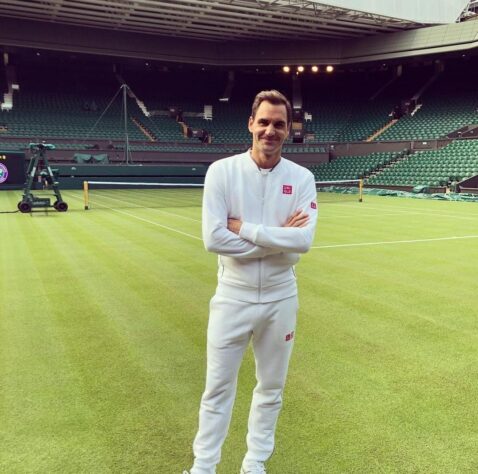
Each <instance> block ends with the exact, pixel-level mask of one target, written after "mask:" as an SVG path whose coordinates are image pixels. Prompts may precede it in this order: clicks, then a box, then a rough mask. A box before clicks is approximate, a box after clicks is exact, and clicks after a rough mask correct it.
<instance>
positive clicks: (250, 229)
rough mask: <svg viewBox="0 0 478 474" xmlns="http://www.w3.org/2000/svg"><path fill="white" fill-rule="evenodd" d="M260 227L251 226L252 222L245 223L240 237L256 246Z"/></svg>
mask: <svg viewBox="0 0 478 474" xmlns="http://www.w3.org/2000/svg"><path fill="white" fill-rule="evenodd" d="M258 227H259V226H258V225H257V224H251V223H250V222H243V223H242V225H241V230H240V231H239V237H241V238H243V239H245V240H248V241H249V242H252V243H253V244H255V239H256V237H257V230H258Z"/></svg>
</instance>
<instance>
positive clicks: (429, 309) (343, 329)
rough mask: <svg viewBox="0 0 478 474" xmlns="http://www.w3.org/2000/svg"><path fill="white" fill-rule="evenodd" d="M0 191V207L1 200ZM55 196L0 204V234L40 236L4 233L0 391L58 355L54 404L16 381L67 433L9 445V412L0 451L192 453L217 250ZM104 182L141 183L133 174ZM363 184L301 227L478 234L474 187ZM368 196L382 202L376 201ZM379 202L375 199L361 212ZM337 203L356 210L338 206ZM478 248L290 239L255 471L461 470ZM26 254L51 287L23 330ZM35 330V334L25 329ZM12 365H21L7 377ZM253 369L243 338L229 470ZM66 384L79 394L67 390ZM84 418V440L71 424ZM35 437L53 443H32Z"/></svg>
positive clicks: (120, 455) (171, 456)
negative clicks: (264, 440) (409, 190)
mask: <svg viewBox="0 0 478 474" xmlns="http://www.w3.org/2000/svg"><path fill="white" fill-rule="evenodd" d="M4 194H5V193H0V203H1V204H2V206H0V208H1V207H6V205H5V203H4V201H3V200H2V199H3V198H4V197H3V196H4ZM108 195H109V194H108ZM65 196H67V197H68V199H69V204H70V206H71V212H68V213H66V214H59V213H56V212H54V211H53V212H48V213H44V212H40V213H35V214H34V215H32V216H31V217H30V216H29V215H20V214H15V215H7V216H0V229H1V231H2V235H6V234H8V235H12V236H16V235H18V234H19V233H22V234H24V236H25V238H26V236H30V235H31V236H34V235H39V236H42V238H38V239H37V238H32V239H31V240H30V241H29V243H28V245H30V246H31V250H30V251H29V252H25V250H24V248H23V247H22V246H15V245H13V244H10V240H11V239H8V240H7V243H6V245H4V246H3V247H2V250H3V248H5V251H4V252H2V254H0V261H1V262H2V266H1V267H0V268H1V269H2V270H4V269H8V272H10V278H9V279H8V281H9V282H10V285H11V287H12V288H15V291H14V292H13V291H12V292H11V293H10V294H11V299H10V300H9V301H10V302H11V303H13V302H16V301H17V300H18V299H19V298H23V301H24V302H25V303H24V304H22V305H20V312H21V314H20V316H15V317H11V316H10V317H8V318H6V317H5V316H4V315H3V313H2V323H3V324H2V329H3V328H4V327H5V328H6V332H7V334H6V335H5V338H8V337H9V336H10V338H9V340H12V341H13V342H11V343H10V345H8V344H7V349H4V351H3V352H1V354H2V359H3V360H2V364H4V361H6V362H5V367H9V369H8V370H7V369H5V370H4V372H3V373H2V374H5V377H6V378H8V379H10V382H9V389H8V391H9V393H10V395H9V397H8V405H3V406H6V407H7V408H5V410H4V412H7V413H8V412H9V411H10V410H17V412H19V411H21V410H22V409H23V408H24V405H25V404H26V402H25V401H24V400H22V399H20V400H14V397H13V396H12V395H11V394H12V393H16V392H15V390H17V393H21V392H18V387H22V389H21V390H23V392H26V391H27V389H30V388H32V387H34V386H35V385H36V384H38V382H37V381H35V380H36V379H35V378H34V380H33V382H32V381H31V380H30V378H32V377H34V375H33V370H32V369H30V366H34V367H35V370H37V369H38V370H40V371H42V368H43V367H45V365H46V362H45V361H48V360H50V359H52V360H53V362H52V372H53V371H54V372H55V374H58V379H59V380H62V382H61V383H57V385H56V386H55V388H56V389H58V390H59V391H58V397H57V399H55V400H53V406H54V407H56V409H57V410H58V413H53V414H51V415H50V414H49V413H50V412H48V411H47V409H46V405H47V404H46V403H45V402H44V400H45V398H44V397H43V396H42V395H41V392H40V393H39V394H36V393H35V391H31V392H29V393H30V399H29V402H30V403H31V406H33V407H35V406H36V405H35V402H36V397H38V401H39V403H38V406H40V407H41V410H40V409H38V411H41V412H42V413H43V418H41V417H40V415H39V414H35V411H36V410H35V409H33V413H34V416H37V417H38V418H39V419H46V418H48V417H49V416H51V425H52V426H53V425H55V430H56V428H57V425H58V433H59V434H60V435H64V436H65V437H66V436H67V435H68V434H70V435H71V436H70V438H68V442H65V443H61V442H59V441H58V440H57V439H55V438H54V437H48V436H47V437H45V438H43V441H42V443H40V442H39V441H38V444H37V446H39V448H38V449H35V450H33V451H32V453H31V454H29V452H28V451H27V452H26V453H25V454H24V455H23V456H20V454H19V452H20V449H19V448H16V447H15V445H14V444H12V443H15V441H19V442H20V444H21V442H22V441H28V442H30V441H31V439H30V438H25V439H24V438H22V436H21V435H22V433H21V430H20V428H19V427H18V425H15V424H14V423H15V419H16V417H15V416H14V414H13V412H12V415H11V416H10V418H9V420H10V423H9V425H8V428H9V429H10V432H9V437H8V438H7V439H8V440H9V441H10V444H8V446H7V449H4V450H0V451H2V454H0V456H3V457H2V458H0V459H3V461H2V462H3V465H2V467H3V466H5V468H6V469H4V470H6V471H7V472H9V471H12V467H13V470H14V469H16V470H17V472H25V471H26V472H28V470H29V469H30V468H31V469H32V470H34V469H35V468H34V466H35V465H34V462H35V461H36V460H39V464H38V466H40V467H41V468H43V471H42V470H38V472H50V471H51V472H56V471H58V466H60V465H61V467H62V472H138V473H140V472H141V473H149V472H165V473H166V472H171V473H173V472H181V470H182V469H184V468H187V467H189V465H190V462H191V442H192V438H193V436H194V432H195V429H196V426H197V410H198V403H199V397H200V394H201V391H202V389H203V383H204V368H205V331H206V325H207V309H208V308H207V305H208V300H209V298H210V296H211V295H212V294H213V291H214V287H215V266H216V259H215V256H214V255H212V254H208V253H206V252H205V251H204V249H203V246H202V243H201V242H200V241H198V240H195V239H191V238H188V237H186V236H182V235H181V234H177V233H174V232H171V231H168V230H166V229H162V228H160V227H158V226H154V225H151V224H149V223H147V222H143V221H141V220H138V219H136V218H133V217H130V216H126V215H123V214H121V213H117V212H114V211H111V210H108V209H101V210H100V209H98V208H93V209H92V211H91V212H90V211H88V212H85V211H82V210H81V207H82V204H81V193H79V192H74V191H67V192H65ZM70 196H71V199H70ZM115 196H117V197H119V198H120V199H124V200H126V201H128V200H129V199H131V197H132V199H133V200H134V202H135V203H136V202H138V203H140V202H141V201H142V198H141V199H137V197H135V196H136V194H135V193H131V191H129V192H128V194H125V195H121V194H115ZM74 197H76V198H77V199H76V200H75V199H74ZM373 198H374V199H369V198H368V197H367V196H366V201H365V202H364V203H360V204H359V203H357V204H353V205H349V204H330V205H327V204H324V205H322V206H321V208H320V211H321V217H323V220H322V221H319V226H318V232H317V236H316V239H315V243H314V245H336V244H339V245H340V244H342V243H345V244H347V243H352V244H353V243H360V242H380V241H383V240H398V239H410V240H412V239H421V238H425V237H427V238H438V237H443V236H445V235H450V236H453V235H465V234H470V235H471V234H473V235H475V234H478V230H477V225H476V224H475V221H474V220H473V219H469V218H466V219H460V218H459V217H457V218H454V217H453V216H454V214H455V213H456V214H457V216H463V217H473V215H474V212H475V211H474V209H478V208H474V207H473V205H472V204H470V203H446V202H433V201H419V200H403V199H390V198H381V197H373ZM105 201H106V202H105V205H107V202H110V201H108V200H106V199H105ZM14 202H15V206H16V202H18V200H14ZM101 202H103V201H101ZM75 203H76V204H75ZM450 204H457V205H456V206H450ZM110 205H111V204H110ZM135 205H136V204H135ZM121 206H123V207H121ZM121 206H118V207H117V209H121V210H122V209H124V210H125V211H126V212H128V213H130V214H132V215H135V216H140V217H142V218H143V219H146V220H150V221H157V222H160V223H165V224H166V225H169V226H171V227H172V228H175V229H178V230H181V231H185V232H191V233H194V232H198V234H197V235H200V224H199V223H198V222H194V221H190V222H188V219H182V218H181V217H175V215H174V214H175V213H176V212H177V213H180V214H183V213H184V215H186V216H188V217H192V218H193V219H198V220H199V219H200V208H199V207H197V208H178V207H174V206H173V207H169V208H161V209H166V210H167V212H170V213H171V214H173V215H164V216H163V215H162V214H161V212H158V210H157V209H159V207H157V206H154V202H153V203H152V205H151V206H152V208H151V209H146V208H144V209H143V208H141V205H140V206H139V207H138V208H137V209H134V210H133V209H126V207H124V206H126V204H125V203H123V204H122V205H121ZM367 206H369V207H367ZM371 206H373V207H374V208H377V209H374V211H373V212H371V209H370V207H371ZM397 207H398V208H402V210H403V211H404V212H398V214H399V215H397V216H387V215H386V214H387V213H397ZM381 210H383V214H382V211H381ZM440 210H441V211H442V212H443V213H444V214H447V215H446V216H443V215H439V214H440V212H439V211H440ZM375 212H377V214H378V215H377V216H376V217H374V216H370V215H369V214H373V213H375ZM341 213H345V214H348V213H350V214H351V216H350V217H346V218H339V215H340V214H341ZM434 214H438V215H434ZM334 219H335V221H334ZM32 222H33V223H34V224H32ZM13 223H15V225H13ZM192 229H195V230H194V231H193V230H192ZM43 237H44V238H43ZM45 239H46V240H45ZM45 242H48V243H49V245H48V246H47V247H48V248H55V247H56V246H58V250H57V251H56V252H54V259H51V258H50V257H47V256H46V255H47V253H46V252H45V245H44V244H45ZM20 252H21V255H19V253H20ZM39 255H45V256H44V257H39ZM477 258H478V246H477V244H476V241H474V240H471V239H470V240H466V239H462V240H450V241H431V242H427V243H417V244H413V245H374V246H361V247H355V248H353V247H349V248H334V249H331V250H327V251H311V252H309V253H308V254H306V255H304V256H303V257H302V261H301V263H300V264H299V265H298V266H297V272H298V277H299V287H300V301H301V308H300V315H299V323H298V328H297V333H296V339H295V349H294V354H293V358H292V362H291V369H290V377H289V380H288V385H287V388H286V393H285V397H284V401H285V406H284V411H283V413H282V415H281V417H280V421H279V430H278V433H277V449H276V453H275V454H274V456H273V457H272V459H271V461H270V462H269V469H268V471H270V472H271V473H276V474H277V473H280V474H310V473H315V472H323V473H327V474H328V473H352V472H356V473H363V472H367V473H369V472H370V473H383V472H387V473H388V472H397V473H401V472H417V473H421V472H423V473H429V472H434V473H435V472H436V473H443V474H445V473H447V474H448V473H449V472H473V471H474V468H475V467H476V465H477V464H478V454H477V453H476V450H475V449H474V447H475V446H476V442H477V441H478V440H477V435H476V428H475V426H476V425H477V422H478V419H477V418H478V415H476V401H475V400H476V388H475V385H476V384H475V383H474V381H475V380H476V375H477V373H476V372H477V369H476V356H475V352H476V350H475V347H476V343H477V341H476V338H477V336H476V334H478V331H477V330H478V327H477V325H478V322H477V321H478V318H476V316H477V311H476V309H475V304H474V301H475V299H476V297H475V294H476V285H474V279H475V275H476V269H475V267H476V265H475V262H476V261H477ZM6 259H8V262H9V263H8V267H7V266H6ZM50 260H51V261H50ZM45 262H47V263H46V264H45ZM45 265H47V266H46V267H45ZM37 266H40V270H37V272H40V275H41V278H40V277H34V278H33V284H32V287H33V291H34V295H40V298H41V299H42V301H43V300H45V301H47V303H48V304H47V305H44V308H45V312H46V314H45V315H43V316H42V317H41V318H39V319H38V321H39V322H38V326H37V328H35V327H33V328H32V330H31V331H30V332H24V331H23V325H24V324H27V322H28V321H29V316H30V315H29V313H28V308H29V307H30V301H29V300H28V299H27V298H26V297H25V296H24V294H23V293H22V291H21V289H23V288H24V285H23V283H24V281H25V280H24V278H23V275H24V274H25V273H30V272H31V273H32V275H35V272H34V271H33V270H34V269H35V268H36V267H37ZM55 266H57V267H58V268H59V271H60V272H61V278H60V279H61V281H62V282H63V284H64V288H65V292H64V293H65V295H64V297H63V298H62V296H61V293H59V294H57V293H58V290H57V289H56V288H57V281H56V280H55V279H50V278H48V276H49V275H51V273H52V272H50V269H52V268H53V267H55ZM85 267H87V268H86V269H85V270H82V269H84V268H85ZM38 280H41V281H42V286H39V284H38ZM1 281H2V283H3V284H5V281H6V280H5V279H2V280H1ZM37 286H38V288H37ZM34 295H32V299H34ZM41 295H44V296H41ZM83 300H86V302H85V303H83ZM91 300H93V302H92V301H91ZM9 306H11V305H9ZM77 312H78V313H84V314H85V316H84V317H83V318H81V317H79V316H77V317H76V318H73V320H72V319H71V318H70V317H69V314H70V313H72V314H75V315H76V314H77ZM5 323H8V324H6V326H5ZM43 326H46V327H48V329H47V328H46V327H45V328H43ZM38 328H39V329H38ZM35 329H36V330H35ZM36 332H38V333H39V334H40V335H42V337H40V338H39V339H36V337H35V336H36ZM19 335H21V336H19ZM43 339H44V340H45V341H48V344H46V342H45V344H46V345H47V348H48V350H46V349H43V353H44V354H45V357H44V359H42V360H41V361H40V362H38V361H36V362H33V361H31V360H30V359H32V358H33V357H34V356H35V351H36V350H37V349H38V347H39V344H40V347H41V344H42V340H43ZM27 344H30V346H31V347H32V348H31V349H28V348H27V347H25V346H26V345H27ZM5 351H6V352H5ZM8 354H11V355H10V356H9V355H8ZM110 355H112V356H113V357H110ZM17 361H19V362H17ZM35 364H38V365H35ZM2 366H3V365H2ZM12 370H16V371H17V372H19V374H15V375H16V377H17V378H15V376H14V375H11V371H12ZM43 370H45V371H46V370H48V368H44V369H43ZM21 374H23V375H21ZM50 380H51V378H49V377H45V382H46V381H50ZM103 381H105V383H103ZM32 384H33V385H32ZM48 385H49V384H48V383H45V387H43V388H42V390H47V389H48ZM253 385H254V376H253V361H252V358H251V354H250V352H249V353H248V354H247V356H246V359H245V362H244V367H243V370H242V372H241V374H240V381H239V389H238V399H237V402H236V405H235V412H234V417H233V420H232V424H231V430H230V434H229V436H228V439H227V441H226V444H225V446H224V450H223V462H222V463H221V465H220V466H219V468H218V474H229V473H235V472H237V471H238V468H239V465H240V462H241V459H242V456H243V454H244V452H245V441H244V437H245V431H246V424H247V416H248V410H249V402H250V396H251V390H252V387H253ZM40 387H41V385H40ZM48 394H49V396H51V397H54V396H53V395H51V392H48ZM63 399H67V400H73V401H74V402H75V403H76V405H75V406H74V407H69V406H68V405H67V404H63V403H62V400H63ZM46 400H49V398H48V397H46ZM134 400H136V403H134ZM116 406H117V407H118V408H116ZM27 413H28V411H27ZM30 413H32V411H30ZM62 419H63V420H67V421H66V422H65V423H63V424H62V423H60V421H61V420H62ZM75 419H76V420H77V421H76V424H75V422H74V420H75ZM19 420H20V424H21V423H22V422H23V421H24V422H25V423H27V421H28V420H26V417H25V418H22V417H20V418H19ZM95 420H97V421H96V422H95ZM98 420H99V421H98ZM37 426H41V423H37ZM8 428H5V430H4V429H3V426H2V428H0V431H3V432H6V430H7V429H8ZM83 429H84V431H82V430H83ZM55 430H53V429H52V430H51V432H53V431H55ZM25 431H26V430H25ZM90 433H91V439H92V440H94V441H91V440H90V442H88V441H85V442H84V441H83V440H88V435H89V434H90ZM96 437H97V438H96ZM34 438H35V437H34ZM75 440H76V441H77V442H76V444H75ZM93 445H94V446H93ZM40 446H41V449H40ZM41 451H43V452H44V453H50V454H49V455H45V456H41ZM464 453H466V455H464ZM37 457H38V459H36V458H37ZM32 466H33V467H32ZM79 466H80V467H83V469H81V468H79ZM91 467H93V468H95V467H96V469H90V468H91ZM14 472H15V471H14Z"/></svg>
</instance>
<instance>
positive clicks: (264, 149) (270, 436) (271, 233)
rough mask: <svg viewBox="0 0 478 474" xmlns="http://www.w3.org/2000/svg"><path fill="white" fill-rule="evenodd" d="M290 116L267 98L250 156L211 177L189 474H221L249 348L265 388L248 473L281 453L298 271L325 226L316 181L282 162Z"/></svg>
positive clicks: (254, 120) (256, 115)
mask: <svg viewBox="0 0 478 474" xmlns="http://www.w3.org/2000/svg"><path fill="white" fill-rule="evenodd" d="M291 117H292V110H291V107H290V104H289V102H288V100H287V99H286V98H285V97H284V96H283V95H282V94H281V93H279V92H277V91H263V92H260V93H259V94H258V95H257V96H256V98H255V100H254V103H253V106H252V113H251V116H250V118H249V131H250V132H251V134H252V137H253V142H252V148H251V149H250V150H249V151H247V152H246V153H243V154H240V155H236V156H232V157H230V158H226V159H223V160H219V161H217V162H215V163H213V164H212V165H211V166H210V168H209V170H208V172H207V175H206V180H205V186H204V199H203V239H204V243H205V246H206V249H207V250H208V251H210V252H215V253H217V254H218V258H219V272H218V286H217V290H216V294H215V295H214V297H213V298H212V300H211V303H210V315H209V325H208V334H207V375H206V388H205V391H204V394H203V396H202V399H201V406H200V411H199V430H198V433H197V435H196V438H195V440H194V444H193V451H194V457H195V459H194V465H193V467H192V469H191V471H190V474H214V473H215V472H216V465H217V464H218V463H219V460H220V456H221V448H222V444H223V442H224V439H225V437H226V435H227V431H228V427H229V422H230V419H231V413H232V407H233V404H234V399H235V395H236V386H237V374H238V371H239V367H240V364H241V361H242V358H243V355H244V352H245V350H246V348H247V346H248V344H249V341H250V340H251V339H252V345H253V349H254V357H255V362H256V378H257V385H256V387H255V389H254V393H253V397H252V404H251V410H250V415H249V424H248V434H247V447H248V450H247V453H246V455H245V457H244V461H243V463H242V467H241V471H240V472H241V474H260V473H265V472H266V471H265V467H264V462H265V461H267V459H269V457H270V456H271V454H272V451H273V449H274V432H275V427H276V422H277V417H278V415H279V411H280V408H281V405H282V392H283V389H284V385H285V379H286V374H287V369H288V364H289V358H290V355H291V351H292V345H293V340H294V333H295V325H296V312H297V308H298V303H297V285H296V279H295V272H294V265H295V264H296V263H297V261H298V260H299V255H298V254H300V253H305V252H307V251H308V250H309V248H310V245H311V244H312V241H313V238H314V232H315V226H316V220H317V204H316V198H317V193H316V188H315V180H314V176H313V175H312V173H311V172H310V171H309V170H307V169H305V168H303V167H301V166H299V165H297V164H295V163H293V162H291V161H289V160H286V159H285V158H282V157H281V151H282V145H283V143H284V140H285V139H286V138H287V136H288V134H289V131H290V127H291ZM183 474H187V471H185V473H183Z"/></svg>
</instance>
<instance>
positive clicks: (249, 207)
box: [202, 152, 317, 303]
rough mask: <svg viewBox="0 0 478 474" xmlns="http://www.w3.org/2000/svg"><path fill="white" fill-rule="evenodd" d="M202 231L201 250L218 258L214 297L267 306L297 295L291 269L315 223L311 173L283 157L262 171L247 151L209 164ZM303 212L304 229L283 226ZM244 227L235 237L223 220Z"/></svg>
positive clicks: (306, 245)
mask: <svg viewBox="0 0 478 474" xmlns="http://www.w3.org/2000/svg"><path fill="white" fill-rule="evenodd" d="M202 209H203V211H202V212H203V216H202V231H203V240H204V245H205V247H206V249H207V250H208V251H210V252H215V253H217V254H218V255H219V258H218V262H219V270H218V287H217V290H216V294H218V295H222V296H226V297H229V298H234V299H236V300H240V301H248V302H253V303H268V302H271V301H278V300H281V299H284V298H289V297H291V296H294V295H296V294H297V285H296V278H295V271H294V265H295V264H296V263H297V262H298V261H299V255H298V254H301V253H305V252H307V251H308V250H309V248H310V246H311V244H312V241H313V238H314V233H315V227H316V223H317V192H316V188H315V179H314V176H313V174H312V173H311V172H310V171H309V170H307V169H306V168H304V167H302V166H299V165H297V164H296V163H294V162H292V161H289V160H287V159H285V158H281V159H280V161H279V163H278V164H277V165H276V166H275V167H274V168H273V169H272V170H271V171H270V170H261V169H259V168H258V166H257V164H256V163H255V162H254V160H253V159H252V157H251V155H250V152H246V153H242V154H240V155H235V156H231V157H229V158H225V159H222V160H218V161H216V162H214V163H213V164H212V165H211V166H210V167H209V169H208V172H207V174H206V179H205V184H204V197H203V208H202ZM297 209H302V210H303V211H304V212H306V213H307V214H309V223H308V225H307V226H306V227H282V226H283V225H284V224H285V223H286V222H287V221H288V219H289V217H290V216H291V215H292V214H293V213H294V212H295V211H296V210H297ZM228 217H230V218H235V219H239V220H241V221H242V222H243V224H242V227H241V230H240V233H239V235H237V234H235V233H233V232H231V231H229V230H228V229H227V219H228Z"/></svg>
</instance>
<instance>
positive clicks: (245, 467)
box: [241, 461, 267, 474]
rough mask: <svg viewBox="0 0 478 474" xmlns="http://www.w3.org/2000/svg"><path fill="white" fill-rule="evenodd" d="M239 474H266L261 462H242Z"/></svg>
mask: <svg viewBox="0 0 478 474" xmlns="http://www.w3.org/2000/svg"><path fill="white" fill-rule="evenodd" d="M241 474H267V473H266V468H265V466H264V463H263V462H259V461H244V462H243V463H242V467H241Z"/></svg>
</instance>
